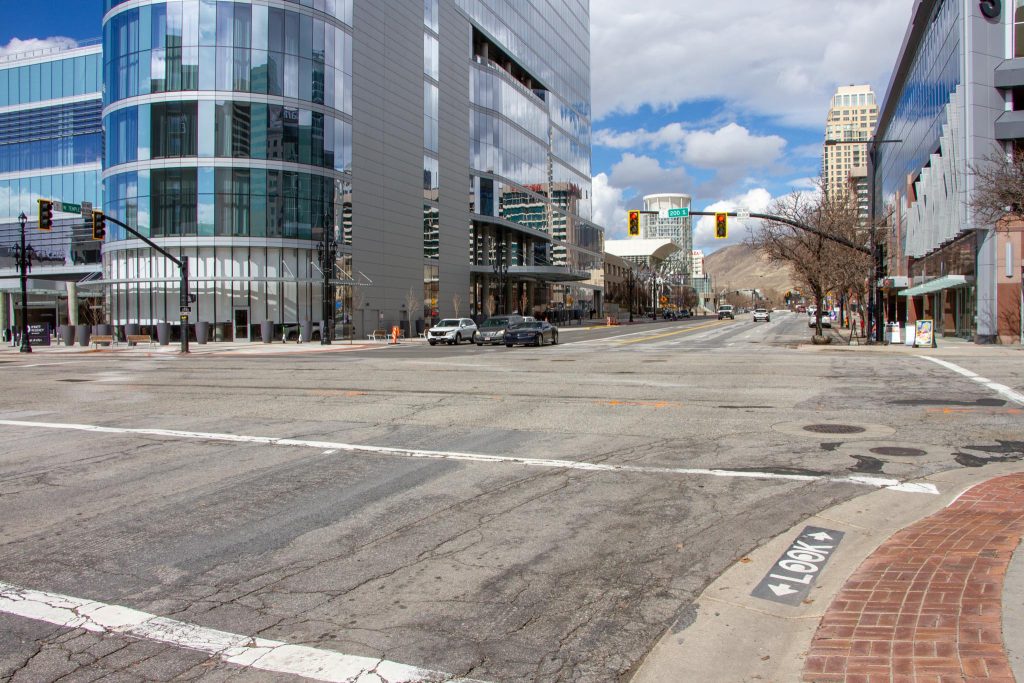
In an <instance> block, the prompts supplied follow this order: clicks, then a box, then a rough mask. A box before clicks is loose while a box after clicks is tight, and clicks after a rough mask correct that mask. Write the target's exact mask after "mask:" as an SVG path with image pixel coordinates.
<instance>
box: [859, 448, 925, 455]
mask: <svg viewBox="0 0 1024 683" xmlns="http://www.w3.org/2000/svg"><path fill="white" fill-rule="evenodd" d="M868 450H870V451H871V452H872V453H874V454H875V455H890V456H893V457H897V458H919V457H921V456H922V455H928V452H927V451H922V450H921V449H920V448H902V447H900V446H879V447H878V448H870V449H868Z"/></svg>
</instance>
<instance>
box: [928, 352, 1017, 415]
mask: <svg viewBox="0 0 1024 683" xmlns="http://www.w3.org/2000/svg"><path fill="white" fill-rule="evenodd" d="M921 358H923V359H925V360H930V361H931V362H933V363H935V364H937V365H941V366H942V367H944V368H946V369H947V370H952V371H953V372H955V373H957V374H960V375H963V376H964V377H967V378H968V379H970V380H973V381H975V382H977V383H978V384H981V385H982V386H985V387H988V388H989V389H991V390H992V391H994V392H996V393H997V394H999V395H1000V396H1002V397H1004V398H1007V399H1009V400H1011V401H1013V402H1014V403H1019V404H1020V405H1024V394H1021V393H1020V392H1017V391H1014V390H1013V389H1011V388H1010V387H1008V386H1006V385H1005V384H998V383H996V382H993V381H992V380H990V379H987V378H985V377H981V376H979V375H978V373H976V372H971V371H970V370H968V369H967V368H962V367H960V366H959V365H956V364H955V363H950V362H949V361H946V360H942V359H940V358H932V357H931V356H921Z"/></svg>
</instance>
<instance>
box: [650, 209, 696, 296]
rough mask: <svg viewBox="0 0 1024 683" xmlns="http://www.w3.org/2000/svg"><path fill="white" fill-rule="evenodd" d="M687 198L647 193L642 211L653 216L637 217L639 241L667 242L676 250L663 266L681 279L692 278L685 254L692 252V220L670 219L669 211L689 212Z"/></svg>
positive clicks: (690, 262) (690, 267) (690, 264)
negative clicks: (638, 219) (658, 240)
mask: <svg viewBox="0 0 1024 683" xmlns="http://www.w3.org/2000/svg"><path fill="white" fill-rule="evenodd" d="M690 201H691V197H690V195H688V194H678V193H666V194H649V195H646V196H645V197H644V211H652V212H655V213H647V214H641V219H640V236H641V238H643V239H668V240H672V242H673V244H675V245H676V246H677V247H679V251H677V252H675V253H673V254H672V255H671V256H669V258H668V259H667V261H666V263H665V264H664V267H665V268H666V270H668V271H669V272H671V273H673V274H675V275H680V276H682V277H683V278H684V279H685V280H689V279H691V278H692V277H693V270H692V261H691V259H690V257H689V254H690V253H691V252H692V251H693V223H692V219H691V218H689V217H686V218H670V217H669V216H668V212H669V211H670V210H671V209H689V208H690Z"/></svg>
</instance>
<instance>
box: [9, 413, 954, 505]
mask: <svg viewBox="0 0 1024 683" xmlns="http://www.w3.org/2000/svg"><path fill="white" fill-rule="evenodd" d="M0 425H7V426H10V427H29V428H36V429H64V430H71V431H80V432H94V433H99V434H138V435H142V436H163V437H168V438H172V439H197V440H201V441H227V442H232V443H255V444H264V445H269V446H296V447H301V448H316V449H319V450H321V451H324V450H336V451H345V452H348V453H376V454H379V455H394V456H399V457H405V458H428V459H433V460H460V461H467V462H487V463H501V464H510V465H523V466H526V467H545V468H552V469H568V470H584V471H588V472H629V473H631V474H677V475H695V476H710V477H725V478H734V479H776V480H781V481H808V482H809V481H829V482H835V483H840V484H856V485H862V486H871V487H874V488H885V489H892V490H893V491H903V492H906V493H932V494H937V493H938V492H939V491H938V489H937V488H936V487H935V486H934V485H932V484H915V483H904V482H901V481H900V480H899V479H887V478H883V477H862V476H850V477H830V476H818V475H809V474H807V475H805V474H778V473H775V472H756V471H755V472H751V471H746V470H743V471H738V470H728V469H699V468H688V467H641V466H637V465H612V464H607V463H594V462H585V461H578V460H555V459H547V458H516V457H512V456H504V455H489V454H485V453H459V452H454V451H427V450H420V449H413V448H393V447H389V446H372V445H366V444H351V443H340V442H334V441H312V440H307V439H288V438H280V437H273V436H248V435H243V434H221V433H216V432H188V431H181V430H177V429H133V428H129V427H103V426H100V425H83V424H70V423H63V422H29V421H25V420H0Z"/></svg>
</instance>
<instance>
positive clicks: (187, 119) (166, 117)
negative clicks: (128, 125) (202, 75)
mask: <svg viewBox="0 0 1024 683" xmlns="http://www.w3.org/2000/svg"><path fill="white" fill-rule="evenodd" d="M150 116H151V120H150V125H151V131H152V132H151V135H150V141H151V145H152V156H153V158H154V159H157V158H160V157H189V156H196V151H197V138H198V136H197V128H196V116H197V104H196V102H162V103H155V104H153V105H152V106H151V110H150Z"/></svg>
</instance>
